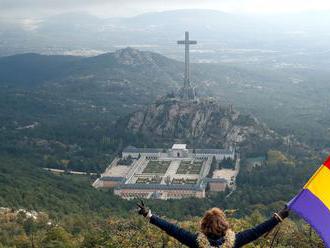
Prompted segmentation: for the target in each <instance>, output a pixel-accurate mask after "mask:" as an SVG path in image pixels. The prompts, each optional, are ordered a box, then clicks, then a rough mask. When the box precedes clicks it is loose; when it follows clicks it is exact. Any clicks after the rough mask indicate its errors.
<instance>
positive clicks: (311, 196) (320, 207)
mask: <svg viewBox="0 0 330 248" xmlns="http://www.w3.org/2000/svg"><path fill="white" fill-rule="evenodd" d="M289 208H290V209H291V210H293V211H294V212H296V213H297V214H298V215H299V216H301V217H302V218H304V219H305V220H306V221H307V222H308V223H309V224H310V225H311V226H312V227H313V228H314V229H315V230H316V231H317V232H318V234H319V235H320V237H321V238H322V239H323V241H324V243H325V246H326V247H327V248H330V157H329V158H328V159H327V161H325V162H324V163H323V165H322V166H321V167H320V168H319V169H318V171H317V172H316V173H315V174H314V176H313V177H312V178H311V179H310V180H309V181H308V183H307V184H306V185H305V187H304V189H303V190H302V191H301V192H300V193H299V194H298V195H297V196H296V197H295V198H294V199H293V200H292V201H291V202H290V203H289Z"/></svg>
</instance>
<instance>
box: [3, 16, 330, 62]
mask: <svg viewBox="0 0 330 248" xmlns="http://www.w3.org/2000/svg"><path fill="white" fill-rule="evenodd" d="M329 16H330V15H329V13H327V12H309V13H296V14H292V13H290V14H282V15H268V16H258V15H254V16H253V15H243V14H240V15H239V14H230V13H224V12H220V11H213V10H175V11H165V12H154V13H146V14H142V15H139V16H135V17H129V18H103V19H102V18H97V17H95V16H91V15H89V14H87V13H66V14H61V15H57V16H52V17H48V18H43V19H38V20H28V21H26V22H24V20H23V21H22V22H20V23H15V22H10V20H8V21H6V19H2V20H1V21H0V39H1V41H2V43H1V44H2V45H1V46H0V55H1V54H2V55H9V54H16V53H24V52H37V53H47V54H67V53H71V54H73V53H75V54H76V53H80V54H82V55H84V54H90V52H94V53H102V52H104V51H109V50H111V51H113V50H115V49H116V48H118V47H123V46H133V47H136V48H145V49H147V50H151V49H154V50H156V49H158V51H160V50H161V51H162V53H163V54H166V55H169V56H171V55H174V54H175V53H177V50H175V49H174V51H173V46H174V44H175V40H177V39H180V38H181V37H182V35H183V32H184V31H185V30H189V31H190V32H191V33H192V34H193V35H194V37H195V38H196V39H197V40H199V41H200V44H201V46H200V49H203V50H210V49H215V50H217V49H220V50H221V49H263V50H273V51H282V52H286V53H288V52H292V51H295V52H297V51H298V50H300V51H301V49H303V50H306V51H308V49H310V48H313V49H317V50H318V51H320V49H324V48H325V47H328V45H327V44H328V43H329V37H328V36H327V35H326V33H327V32H326V31H327V30H328V29H329V28H330V25H329V23H330V22H329V20H330V17H329Z"/></svg>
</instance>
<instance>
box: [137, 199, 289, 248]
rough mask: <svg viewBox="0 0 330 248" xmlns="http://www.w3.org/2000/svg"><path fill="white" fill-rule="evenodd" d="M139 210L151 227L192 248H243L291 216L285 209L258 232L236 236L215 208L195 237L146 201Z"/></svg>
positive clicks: (245, 232) (222, 213)
mask: <svg viewBox="0 0 330 248" xmlns="http://www.w3.org/2000/svg"><path fill="white" fill-rule="evenodd" d="M137 206H138V213H139V214H140V215H142V216H144V217H145V218H147V219H148V220H149V222H150V223H151V224H153V225H155V226H157V227H159V228H160V229H162V230H163V231H165V232H166V233H167V234H168V235H170V236H172V237H174V238H175V239H177V240H178V241H179V242H180V243H182V244H184V245H186V246H188V247H191V248H212V247H221V248H238V247H242V246H244V245H246V244H248V243H250V242H252V241H254V240H256V239H258V238H260V237H261V236H262V235H264V234H266V233H268V232H270V231H271V230H272V229H273V228H274V227H275V226H277V225H278V224H279V223H280V222H282V221H283V220H284V219H285V218H287V217H288V215H289V209H288V207H287V206H285V207H284V208H283V209H282V210H281V211H279V212H278V213H274V215H273V216H272V217H271V218H270V219H269V220H267V221H265V222H264V223H262V224H259V225H257V226H256V227H254V228H251V229H248V230H245V231H242V232H239V233H235V232H234V231H233V230H232V229H231V228H230V224H229V222H228V221H227V219H226V216H225V213H224V212H223V211H222V210H221V209H219V208H212V209H209V210H208V211H206V212H205V214H204V216H203V218H202V219H201V222H200V231H199V232H197V233H192V232H189V231H187V230H185V229H183V228H180V227H179V226H177V225H175V224H172V223H170V222H168V221H166V220H164V219H162V218H160V217H158V216H157V215H154V214H152V213H151V210H150V209H149V208H147V207H146V206H145V205H144V203H143V201H141V203H138V204H137Z"/></svg>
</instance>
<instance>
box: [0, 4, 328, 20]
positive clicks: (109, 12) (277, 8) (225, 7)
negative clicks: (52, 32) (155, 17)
mask: <svg viewBox="0 0 330 248" xmlns="http://www.w3.org/2000/svg"><path fill="white" fill-rule="evenodd" d="M0 6H1V8H0V16H3V17H5V18H6V17H7V18H21V17H24V18H35V17H37V18H38V17H43V16H50V15H54V14H59V13H63V12H79V11H87V12H89V13H91V14H96V15H100V16H107V17H109V16H132V15H138V14H141V13H144V12H149V11H163V10H173V9H188V8H200V9H214V10H222V11H228V12H258V13H267V12H287V11H305V10H324V9H330V2H329V1H328V0H313V1H310V0H289V1H288V0H0Z"/></svg>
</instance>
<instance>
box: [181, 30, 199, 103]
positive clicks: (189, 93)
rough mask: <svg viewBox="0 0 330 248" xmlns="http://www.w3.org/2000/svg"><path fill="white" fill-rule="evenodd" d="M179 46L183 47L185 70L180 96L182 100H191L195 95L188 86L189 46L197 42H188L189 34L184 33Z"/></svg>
mask: <svg viewBox="0 0 330 248" xmlns="http://www.w3.org/2000/svg"><path fill="white" fill-rule="evenodd" d="M178 44H179V45H185V60H184V63H185V70H184V86H183V88H182V89H181V93H180V94H181V96H182V97H183V98H184V99H193V98H194V97H195V93H194V90H193V88H192V87H191V85H190V68H189V63H190V62H189V46H190V45H196V44H197V41H195V40H189V32H185V39H184V40H179V41H178Z"/></svg>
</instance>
